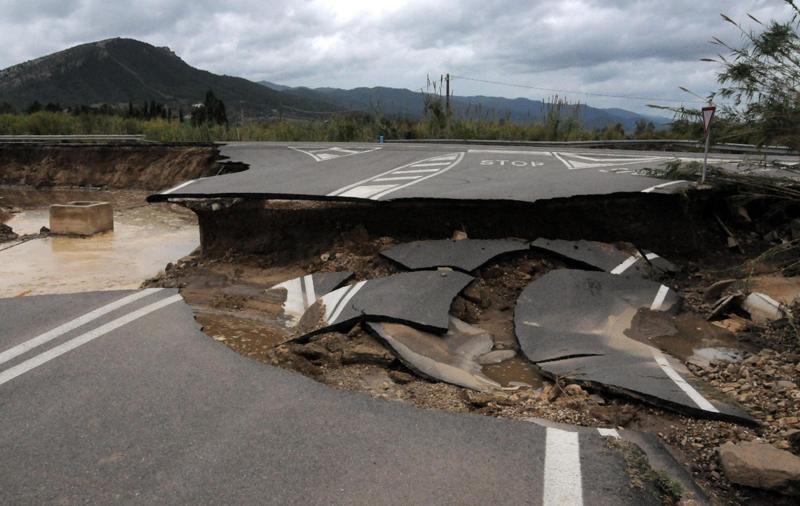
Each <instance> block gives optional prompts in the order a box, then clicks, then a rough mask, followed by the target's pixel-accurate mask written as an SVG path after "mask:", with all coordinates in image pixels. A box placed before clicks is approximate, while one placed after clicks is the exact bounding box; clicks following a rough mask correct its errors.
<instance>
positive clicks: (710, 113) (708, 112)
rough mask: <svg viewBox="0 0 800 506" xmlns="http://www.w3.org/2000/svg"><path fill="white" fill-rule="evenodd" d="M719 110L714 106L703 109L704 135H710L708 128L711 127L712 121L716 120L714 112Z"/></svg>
mask: <svg viewBox="0 0 800 506" xmlns="http://www.w3.org/2000/svg"><path fill="white" fill-rule="evenodd" d="M716 110H717V108H716V107H714V106H713V105H709V106H708V107H703V133H705V134H708V127H709V126H710V125H711V120H712V119H714V112H715V111H716Z"/></svg>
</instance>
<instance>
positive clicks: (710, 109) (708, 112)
mask: <svg viewBox="0 0 800 506" xmlns="http://www.w3.org/2000/svg"><path fill="white" fill-rule="evenodd" d="M716 110H717V108H716V107H714V106H713V105H710V104H709V105H708V106H707V107H703V110H702V111H701V113H702V115H703V132H705V134H706V149H705V152H704V154H703V175H702V176H701V178H700V183H701V184H705V183H706V170H707V169H708V146H709V144H711V120H712V119H714V112H715V111H716Z"/></svg>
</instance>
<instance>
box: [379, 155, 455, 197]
mask: <svg viewBox="0 0 800 506" xmlns="http://www.w3.org/2000/svg"><path fill="white" fill-rule="evenodd" d="M463 159H464V153H459V154H458V157H457V158H456V159H455V161H453V162H451V163H450V165H448V166H447V167H445V168H443V169H442V170H440V171H439V172H434V173H432V174H429V175H427V176H424V177H421V178H419V179H417V180H415V181H410V182H408V183H406V184H403V185H400V186H398V187H396V188H392V189H389V190H386V191H384V192H381V193H378V194H376V195H373V196H372V197H370V198H371V199H373V200H378V199H380V198H382V197H385V196H386V195H388V194H390V193H392V192H396V191H397V190H402V189H403V188H408V187H409V186H411V185H412V184H417V183H420V182H422V181H425V180H426V179H430V178H432V177H434V176H438V175H440V174H444V173H445V172H447V171H448V170H450V169H452V168H453V167H455V166H456V165H458V162H460V161H461V160H463Z"/></svg>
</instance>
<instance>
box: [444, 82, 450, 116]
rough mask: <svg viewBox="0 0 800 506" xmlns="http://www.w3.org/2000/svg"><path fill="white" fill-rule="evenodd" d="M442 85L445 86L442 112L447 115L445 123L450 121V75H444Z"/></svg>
mask: <svg viewBox="0 0 800 506" xmlns="http://www.w3.org/2000/svg"><path fill="white" fill-rule="evenodd" d="M444 84H445V102H444V104H445V106H444V110H445V112H446V113H447V121H448V122H449V121H450V74H446V75H445V77H444Z"/></svg>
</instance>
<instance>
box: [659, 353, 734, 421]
mask: <svg viewBox="0 0 800 506" xmlns="http://www.w3.org/2000/svg"><path fill="white" fill-rule="evenodd" d="M653 357H654V358H655V359H656V363H657V364H658V366H659V367H661V370H662V371H664V374H666V375H667V376H669V379H671V380H672V381H673V382H675V384H676V385H678V388H680V389H681V390H683V391H684V393H686V395H688V396H689V398H690V399H692V401H693V402H694V403H695V404H697V407H698V408H700V409H702V410H704V411H710V412H712V413H719V410H718V409H717V408H716V407H714V405H713V404H711V403H710V402H708V400H707V399H706V398H705V397H703V396H702V395H700V392H698V391H697V390H695V389H694V387H692V385H690V384H689V383H687V382H686V380H685V379H683V378H682V377H681V375H680V374H678V372H677V371H675V369H673V368H672V366H671V365H670V364H669V361H668V360H667V358H666V357H665V356H664V355H663V354H662V353H661V351H659V350H653Z"/></svg>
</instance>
